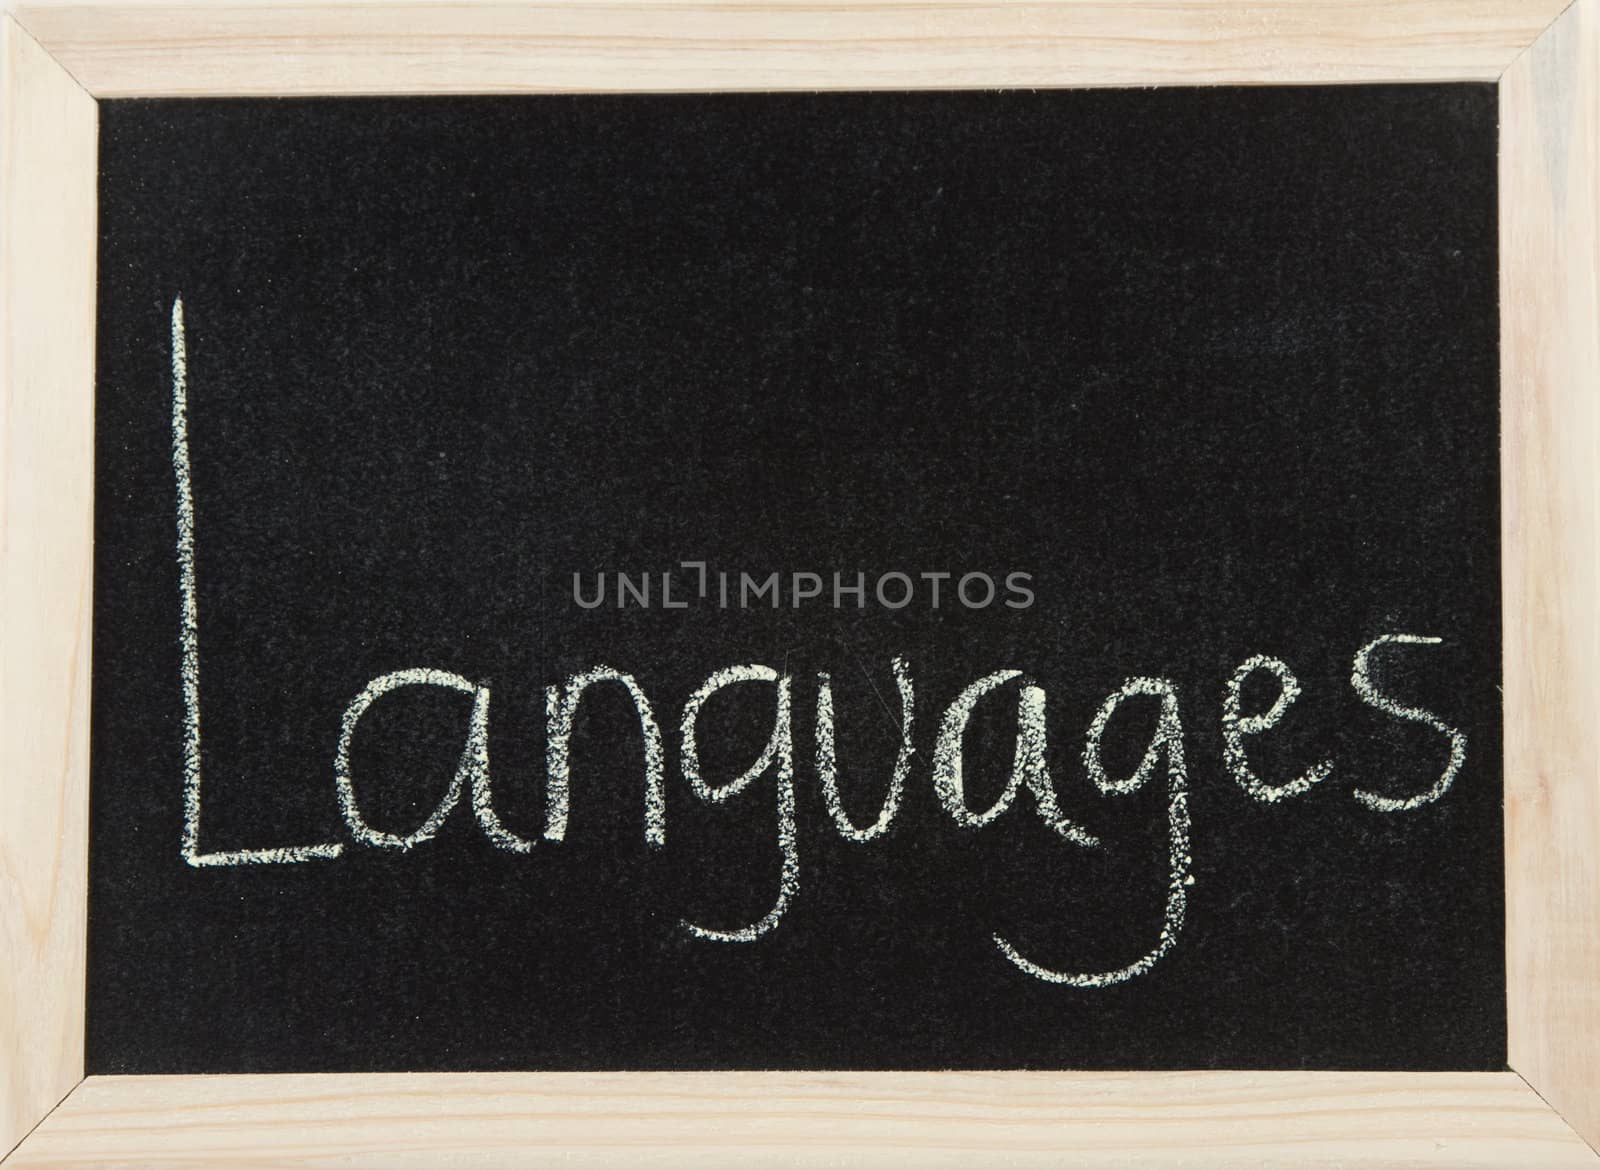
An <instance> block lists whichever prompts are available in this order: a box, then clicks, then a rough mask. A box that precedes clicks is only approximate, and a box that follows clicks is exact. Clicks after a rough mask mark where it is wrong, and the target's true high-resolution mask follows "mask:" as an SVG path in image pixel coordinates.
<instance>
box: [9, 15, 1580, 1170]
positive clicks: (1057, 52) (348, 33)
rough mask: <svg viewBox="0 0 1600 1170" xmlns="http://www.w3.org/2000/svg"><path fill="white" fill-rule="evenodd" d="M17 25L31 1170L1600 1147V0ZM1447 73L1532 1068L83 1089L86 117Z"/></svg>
mask: <svg viewBox="0 0 1600 1170" xmlns="http://www.w3.org/2000/svg"><path fill="white" fill-rule="evenodd" d="M4 8H5V12H4V13H3V14H0V525H3V526H0V589H3V593H0V639H3V640H0V670H3V674H0V766H3V772H0V1160H3V1161H4V1162H5V1166H6V1167H7V1170H23V1168H25V1167H26V1168H29V1170H36V1168H41V1167H64V1166H86V1165H93V1166H110V1167H132V1166H179V1165H182V1166H210V1167H247V1166H249V1167H268V1166H274V1167H275V1166H290V1165H294V1166H305V1165H313V1164H314V1165H319V1166H321V1165H339V1166H343V1167H380V1166H382V1167H422V1166H436V1165H442V1164H448V1165H450V1166H481V1167H491V1166H492V1167H503V1166H546V1165H557V1164H559V1165H561V1166H564V1167H574V1166H585V1167H588V1166H613V1165H629V1166H663V1165H671V1166H695V1167H734V1166H739V1167H743V1166H746V1165H762V1166H797V1167H798V1166H816V1167H821V1166H829V1167H836V1166H844V1165H873V1166H880V1165H881V1166H889V1165H898V1164H902V1163H904V1164H910V1165H914V1166H919V1167H920V1166H932V1167H943V1166H951V1167H954V1166H965V1165H968V1164H971V1165H982V1166H1009V1167H1022V1166H1046V1165H1049V1166H1063V1165H1074V1166H1107V1167H1109V1166H1117V1167H1155V1166H1164V1167H1177V1166H1183V1167H1190V1168H1194V1167H1234V1166H1278V1165H1295V1166H1320V1167H1332V1166H1355V1165H1360V1166H1371V1167H1422V1166H1440V1167H1443V1166H1450V1167H1463V1166H1472V1167H1519V1168H1530V1170H1531V1168H1553V1167H1589V1168H1590V1170H1596V1168H1600V1155H1597V1154H1596V1153H1595V1150H1594V1149H1593V1148H1592V1145H1593V1146H1600V763H1597V760H1600V710H1597V709H1596V708H1597V702H1600V278H1597V268H1600V211H1597V199H1600V0H1576V2H1575V3H1572V4H1571V5H1570V6H1567V4H1566V0H1388V2H1387V3H1385V2H1383V0H1122V2H1120V3H1119V2H1118V0H1039V2H1029V0H832V2H829V0H774V2H772V3H769V4H766V5H760V4H752V3H749V2H747V0H545V2H544V3H542V4H532V3H499V4H493V3H485V2H481V0H465V2H461V0H457V2H454V3H449V2H444V3H440V2H433V3H427V2H393V0H390V2H387V3H357V4H342V5H336V4H329V3H314V2H313V3H303V2H302V3H295V4H287V3H281V4H275V3H271V2H251V0H232V2H227V3H217V4H207V3H203V2H202V0H165V2H164V3H163V2H159V0H156V2H152V0H124V2H108V0H87V2H76V3H72V2H68V3H55V2H50V3H15V2H11V3H4ZM1437 80H1480V81H1493V82H1497V83H1498V85H1499V93H1500V122H1501V127H1500V129H1501V157H1500V250H1501V251H1500V265H1501V275H1500V285H1501V396H1502V417H1503V445H1502V469H1503V480H1504V486H1503V521H1502V524H1503V532H1502V536H1503V548H1504V554H1503V555H1504V562H1503V569H1504V572H1503V578H1504V602H1505V661H1504V666H1505V678H1504V688H1505V753H1506V754H1505V784H1506V846H1507V848H1506V884H1507V907H1506V910H1507V924H1506V925H1507V930H1506V943H1507V967H1508V1001H1509V1036H1508V1043H1509V1051H1510V1064H1511V1068H1512V1069H1513V1070H1514V1071H1508V1072H1505V1073H1490V1074H1454V1073H1451V1074H1423V1073H1416V1074H1413V1073H1399V1074H1387V1073H1385V1074H1376V1073H1347V1072H1318V1073H1243V1072H1212V1073H1119V1074H1105V1073H1081V1074H1079V1073H1049V1074H1040V1073H877V1074H853V1073H852V1074H842V1073H839V1074H835V1073H724V1074H702V1073H693V1074H661V1073H652V1074H645V1073H639V1074H609V1075H587V1074H543V1073H528V1074H493V1075H476V1074H460V1075H380V1076H368V1075H354V1076H274V1077H261V1076H224V1077H90V1078H88V1079H87V1080H86V1079H84V1076H83V989H84V951H85V937H84V936H85V896H86V887H87V873H86V855H87V815H86V813H87V795H88V750H87V749H88V734H89V710H88V701H87V700H88V693H89V688H88V681H89V646H90V592H91V591H90V581H91V575H90V565H91V550H92V534H91V523H90V520H91V509H92V496H93V490H92V479H93V476H92V468H93V460H92V441H91V439H92V430H93V402H94V360H93V354H94V342H93V339H94V326H95V315H94V304H95V260H96V255H95V253H96V236H95V230H96V222H95V215H96V163H97V160H96V150H97V110H98V107H97V101H96V99H98V98H104V97H123V96H133V95H220V94H235V95H236V94H367V93H460V92H473V93H486V92H492V93H512V92H534V91H552V90H704V89H812V88H901V87H904V88H946V87H972V86H1080V85H1163V84H1169V85H1170V84H1185V85H1189V84H1210V83H1284V84H1294V83H1308V82H1363V81H1437ZM8 1152H9V1157H5V1155H6V1154H7V1153H8Z"/></svg>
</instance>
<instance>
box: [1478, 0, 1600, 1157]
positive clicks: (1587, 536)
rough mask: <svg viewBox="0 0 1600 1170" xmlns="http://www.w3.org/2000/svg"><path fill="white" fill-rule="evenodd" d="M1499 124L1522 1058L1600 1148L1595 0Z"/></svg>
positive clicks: (1513, 849)
mask: <svg viewBox="0 0 1600 1170" xmlns="http://www.w3.org/2000/svg"><path fill="white" fill-rule="evenodd" d="M1500 126H1501V160H1500V207H1501V213H1500V215H1501V220H1500V247H1501V261H1500V264H1501V330H1502V340H1501V366H1502V368H1501V384H1502V389H1501V410H1502V431H1503V446H1502V450H1503V527H1504V551H1503V556H1504V564H1505V577H1504V582H1505V615H1506V617H1505V728H1506V855H1507V864H1506V885H1507V891H1508V892H1507V917H1506V922H1507V931H1506V944H1507V967H1508V973H1507V979H1508V984H1509V1009H1510V1032H1509V1045H1510V1059H1511V1064H1512V1067H1514V1068H1515V1069H1517V1070H1518V1071H1519V1072H1521V1073H1522V1074H1523V1075H1524V1076H1525V1077H1527V1078H1528V1081H1529V1083H1531V1084H1532V1085H1533V1086H1534V1088H1536V1089H1537V1090H1538V1091H1539V1092H1540V1093H1542V1094H1544V1096H1545V1097H1546V1099H1548V1100H1549V1101H1550V1103H1551V1104H1552V1105H1554V1106H1555V1107H1556V1109H1557V1110H1559V1111H1560V1112H1561V1114H1562V1115H1563V1116H1564V1117H1566V1118H1567V1120H1568V1121H1570V1122H1571V1123H1572V1124H1573V1126H1574V1127H1575V1128H1576V1129H1577V1130H1578V1131H1579V1132H1580V1133H1582V1134H1583V1135H1584V1136H1585V1137H1587V1138H1588V1139H1589V1141H1591V1142H1594V1143H1596V1144H1597V1145H1600V274H1597V270H1600V0H1580V2H1579V3H1577V4H1575V5H1573V7H1572V8H1571V9H1569V10H1568V12H1567V13H1566V14H1565V15H1564V16H1563V17H1562V18H1561V19H1560V20H1559V21H1557V22H1556V24H1555V25H1553V26H1552V27H1551V29H1550V31H1549V32H1547V33H1545V34H1544V36H1543V37H1541V38H1540V39H1539V41H1538V42H1537V43H1536V44H1535V45H1534V46H1533V48H1532V49H1531V50H1530V51H1529V52H1528V53H1526V54H1525V55H1524V56H1522V57H1521V58H1520V59H1518V60H1517V61H1516V63H1515V64H1513V65H1512V66H1511V68H1510V69H1509V70H1508V71H1507V73H1506V75H1505V78H1504V80H1503V82H1502V83H1501V89H1500Z"/></svg>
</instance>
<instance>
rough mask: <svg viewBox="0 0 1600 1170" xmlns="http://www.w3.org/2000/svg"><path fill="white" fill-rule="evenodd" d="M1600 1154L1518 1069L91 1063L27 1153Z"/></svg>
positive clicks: (460, 1161) (1058, 1159)
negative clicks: (578, 1069)
mask: <svg viewBox="0 0 1600 1170" xmlns="http://www.w3.org/2000/svg"><path fill="white" fill-rule="evenodd" d="M89 1165H92V1166H98V1167H105V1168H109V1170H118V1168H129V1167H166V1166H174V1167H175V1166H195V1167H199V1166H205V1167H215V1166H226V1167H230V1168H232V1170H244V1168H265V1167H283V1166H339V1167H343V1168H346V1170H362V1168H367V1167H371V1168H377V1167H384V1168H394V1170H406V1168H410V1167H415V1168H419V1170H420V1168H422V1167H428V1168H430V1170H432V1168H435V1167H438V1166H441V1165H449V1166H451V1167H454V1168H458V1170H461V1168H468V1167H484V1168H488V1167H494V1168H495V1170H508V1168H513V1167H554V1166H560V1167H563V1168H565V1170H576V1168H581V1167H596V1168H597V1167H616V1166H629V1167H654V1166H675V1167H676V1166H692V1167H695V1168H696V1170H735V1168H737V1170H747V1168H748V1167H752V1166H760V1167H763V1168H801V1167H806V1168H810V1167H816V1168H819V1170H820V1168H822V1167H827V1168H830V1170H842V1168H844V1167H855V1166H872V1167H896V1168H898V1167H903V1166H914V1167H917V1168H918V1170H940V1168H944V1167H949V1168H952V1170H953V1168H956V1167H961V1168H962V1170H966V1168H968V1167H973V1166H983V1167H985V1168H986V1170H987V1168H988V1167H1009V1168H1012V1170H1023V1168H1028V1167H1045V1166H1049V1167H1061V1166H1064V1165H1071V1166H1075V1167H1118V1168H1127V1170H1138V1168H1148V1167H1158V1166H1160V1167H1179V1166H1181V1167H1184V1168H1186V1170H1210V1168H1217V1170H1221V1168H1223V1167H1227V1168H1228V1170H1243V1168H1247V1167H1268V1166H1271V1167H1281V1166H1296V1167H1302V1168H1318V1167H1321V1168H1329V1170H1331V1168H1332V1167H1354V1166H1361V1167H1368V1168H1373V1170H1398V1168H1400V1167H1407V1168H1414V1167H1446V1166H1448V1167H1452V1168H1457V1170H1459V1168H1469V1167H1495V1168H1497V1170H1504V1168H1508V1167H1517V1168H1518V1170H1557V1168H1562V1170H1565V1168H1569V1167H1570V1168H1573V1170H1577V1168H1579V1167H1582V1168H1585V1170H1596V1167H1600V1157H1597V1156H1596V1155H1595V1154H1594V1153H1593V1152H1592V1151H1590V1150H1589V1149H1588V1147H1586V1146H1585V1145H1584V1143H1583V1142H1582V1141H1581V1140H1579V1139H1578V1138H1577V1136H1576V1135H1574V1134H1573V1133H1572V1131H1571V1130H1570V1129H1568V1128H1567V1126H1565V1125H1564V1124H1563V1123H1562V1122H1561V1120H1560V1119H1559V1118H1557V1117H1556V1116H1555V1115H1554V1114H1553V1113H1552V1112H1551V1111H1550V1110H1549V1109H1548V1108H1547V1107H1545V1106H1544V1104H1543V1103H1542V1102H1540V1101H1539V1099H1538V1098H1537V1096H1535V1094H1534V1093H1533V1092H1532V1091H1531V1090H1529V1089H1528V1087H1527V1086H1526V1085H1525V1084H1524V1083H1523V1082H1522V1080H1521V1079H1520V1078H1519V1077H1517V1076H1516V1075H1515V1074H1512V1073H1444V1074H1435V1075H1428V1074H1418V1073H1378V1074H1370V1073H1239V1072H1204V1073H1144V1074H1137V1073H876V1074H872V1073H854V1074H843V1073H721V1074H717V1073H670V1074H669V1073H632V1074H628V1073H622V1074H617V1073H613V1074H562V1073H522V1074H518V1073H501V1074H459V1075H454V1076H451V1075H439V1074H433V1075H420V1074H418V1075H405V1074H392V1075H386V1076H276V1077H259V1076H258V1077H91V1078H90V1079H89V1080H88V1081H86V1082H84V1084H83V1085H82V1086H81V1087H80V1088H79V1089H78V1090H77V1091H75V1092H74V1093H73V1094H72V1096H71V1097H70V1098H69V1099H68V1100H67V1102H66V1103H65V1104H64V1105H63V1106H62V1107H61V1108H60V1109H58V1110H57V1111H56V1112H55V1113H54V1114H52V1115H51V1117H50V1118H49V1120H47V1121H46V1122H45V1123H44V1125H42V1126H40V1127H39V1129H38V1130H37V1131H36V1132H35V1133H34V1135H33V1136H32V1137H31V1138H29V1139H28V1141H27V1142H26V1143H25V1144H24V1146H23V1147H22V1149H21V1150H19V1151H18V1152H17V1154H16V1155H15V1157H14V1158H13V1159H12V1161H10V1162H7V1163H6V1170H46V1168H51V1170H55V1168H60V1167H67V1166H73V1167H78V1166H89Z"/></svg>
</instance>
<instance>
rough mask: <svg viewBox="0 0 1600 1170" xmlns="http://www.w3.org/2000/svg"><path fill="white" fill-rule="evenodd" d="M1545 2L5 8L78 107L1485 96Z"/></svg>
mask: <svg viewBox="0 0 1600 1170" xmlns="http://www.w3.org/2000/svg"><path fill="white" fill-rule="evenodd" d="M1565 3H1566V0H1387V2H1385V0H1316V2H1311V0H1045V2H1033V0H851V2H848V3H841V2H830V0H777V2H769V3H751V2H748V0H569V2H567V3H561V4H554V3H531V4H507V3H485V2H481V0H479V2H458V3H422V2H414V3H394V2H390V3H358V4H343V5H331V4H283V3H277V4H273V3H249V2H245V3H240V2H238V0H234V2H223V3H203V2H200V0H188V2H177V3H174V2H171V0H169V2H168V3H166V4H160V3H148V2H141V0H122V2H120V3H118V2H109V0H107V2H101V3H92V2H91V3H87V4H84V3H59V2H58V3H40V2H39V0H34V2H33V3H22V4H19V5H16V6H15V11H16V15H17V18H18V19H19V20H20V21H22V23H23V24H24V25H25V26H26V27H27V28H28V30H29V31H30V32H32V33H33V35H34V36H35V37H37V38H38V39H39V41H40V42H41V43H42V44H43V45H44V46H45V47H46V48H47V49H48V50H49V51H50V53H51V54H52V55H54V56H55V57H56V58H57V60H59V61H60V62H61V63H62V64H63V65H64V66H65V67H66V68H67V69H68V70H69V71H70V72H71V73H72V74H73V76H74V77H76V78H77V79H78V80H79V81H80V82H81V83H82V84H83V85H84V87H85V88H87V89H88V90H89V91H90V92H91V93H93V94H95V95H96V96H97V97H124V96H134V95H186V94H189V95H193V94H239V95H243V94H277V93H282V94H310V93H319V94H358V93H380V92H382V93H463V92H472V93H504V92H527V91H579V90H707V89H735V90H749V89H754V90H770V89H839V88H860V89H883V88H932V87H950V88H967V87H982V86H1064V85H1072V86H1090V85H1159V84H1165V85H1198V84H1215V83H1224V82H1227V83H1243V84H1258V83H1264V82H1311V81H1320V82H1352V81H1385V80H1404V81H1420V80H1440V79H1478V80H1484V81H1492V80H1494V79H1495V78H1496V77H1498V76H1499V75H1500V73H1501V71H1502V70H1503V69H1504V68H1505V67H1506V65H1507V64H1508V63H1509V62H1510V61H1511V60H1512V58H1514V57H1515V56H1516V55H1517V53H1518V52H1520V51H1521V50H1522V49H1523V48H1524V47H1526V46H1527V45H1528V44H1530V43H1531V42H1532V41H1533V39H1534V38H1535V37H1536V36H1538V34H1539V33H1540V32H1541V31H1542V30H1543V29H1544V28H1545V27H1546V26H1547V25H1548V24H1549V23H1550V21H1551V20H1552V19H1554V17H1555V15H1556V14H1557V13H1558V12H1560V11H1561V9H1562V7H1563V6H1564V4H1565Z"/></svg>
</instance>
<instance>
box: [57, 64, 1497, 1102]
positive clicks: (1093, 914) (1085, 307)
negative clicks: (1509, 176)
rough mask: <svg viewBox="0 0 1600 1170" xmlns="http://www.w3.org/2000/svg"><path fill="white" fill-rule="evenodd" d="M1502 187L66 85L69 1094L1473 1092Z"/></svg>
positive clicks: (1257, 123)
mask: <svg viewBox="0 0 1600 1170" xmlns="http://www.w3.org/2000/svg"><path fill="white" fill-rule="evenodd" d="M1495 148H1496V141H1495V92H1494V89H1493V87H1492V86H1483V85H1423V86H1405V87H1400V86H1357V87H1345V88H1300V89H1275V88H1259V89H1205V90H1199V89H1195V90H1182V89H1176V90H1155V91H1083V92H1069V91H1061V92H1006V93H919V94H791V95H756V94H738V95H735V94H727V95H697V96H628V97H606V96H548V97H519V98H494V99H491V98H481V99H465V98H463V99H410V100H407V99H382V100H340V101H269V100H239V101H214V100H207V101H107V102H104V103H102V106H101V191H100V195H101V253H100V304H99V337H98V373H97V381H98V390H97V417H96V520H95V539H96V567H95V634H94V638H95V644H94V683H93V717H92V779H91V847H90V868H91V893H90V930H89V981H88V1006H87V1057H88V1068H89V1071H90V1072H92V1073H111V1072H210V1071H217V1072H224V1071H227V1072H242V1071H290V1070H328V1071H335V1070H384V1069H414V1070H422V1069H441V1070H443V1069H452V1070H463V1069H499V1068H507V1069H546V1068H548V1069H576V1068H652V1069H660V1068H669V1069H678V1068H752V1067H779V1068H924V1067H941V1068H942V1067H954V1068H1034V1067H1037V1068H1169V1067H1170V1068H1184V1067H1255V1068H1300V1067H1329V1068H1350V1067H1358V1068H1368V1067H1372V1068H1380V1067H1381V1068H1417V1069H1443V1068H1462V1069H1488V1068H1499V1067H1503V1065H1504V1060H1505V1048H1504V1033H1505V1009H1504V968H1503V958H1502V949H1503V937H1504V934H1503V926H1502V915H1503V900H1504V892H1503V880H1502V856H1501V776H1500V700H1499V688H1498V679H1499V653H1500V613H1499V540H1498V532H1499V526H1498V515H1499V511H1498V509H1499V505H1498V470H1497V463H1498V445H1499V435H1498V409H1497V397H1498V395H1497V390H1498V385H1497V318H1496V293H1495V276H1496V273H1495V259H1494V258H1495V255H1496V239H1495ZM824 676H825V677H826V684H825V685H824V682H823V679H824ZM586 682H587V683H588V684H589V685H588V686H587V687H586V688H584V687H583V686H582V684H584V683H586ZM824 690H825V691H826V698H824V696H823V692H824ZM908 713H909V720H907V714H908ZM903 731H905V732H906V734H902V732H903ZM686 732H687V734H686ZM908 743H909V747H907V744H908ZM686 755H687V756H688V757H689V758H687V759H686ZM958 760H959V763H958ZM830 761H831V762H832V764H833V766H832V767H830V766H829V764H830ZM755 765H761V767H760V769H759V773H758V774H757V772H756V768H755ZM897 778H898V779H897Z"/></svg>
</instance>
